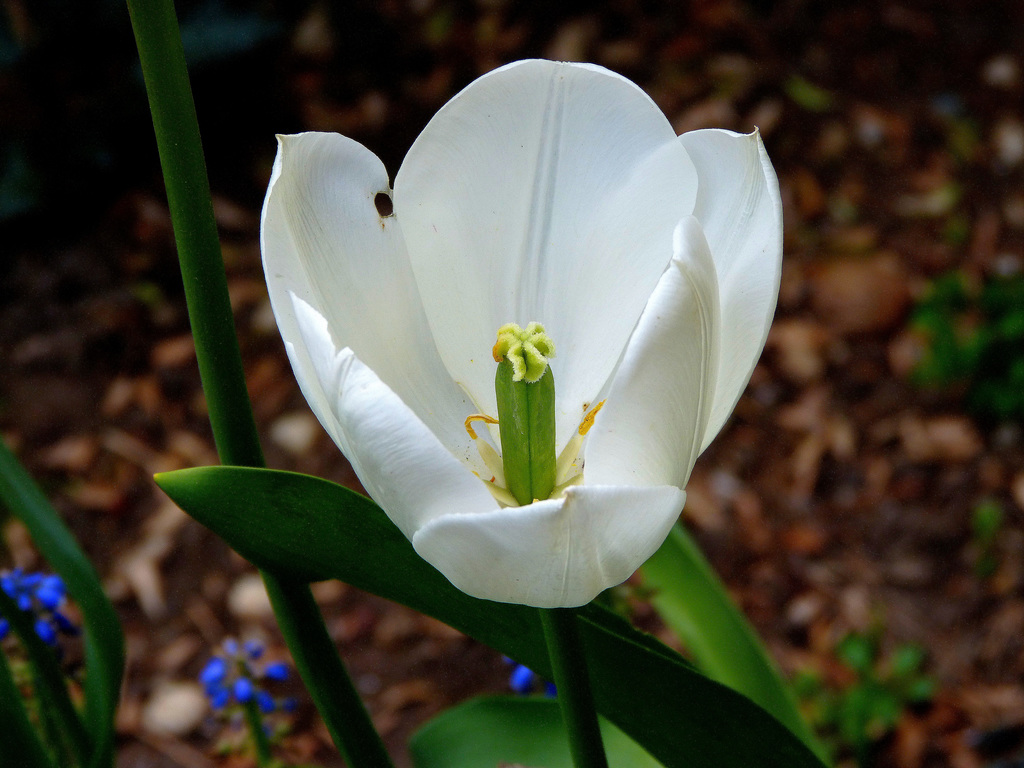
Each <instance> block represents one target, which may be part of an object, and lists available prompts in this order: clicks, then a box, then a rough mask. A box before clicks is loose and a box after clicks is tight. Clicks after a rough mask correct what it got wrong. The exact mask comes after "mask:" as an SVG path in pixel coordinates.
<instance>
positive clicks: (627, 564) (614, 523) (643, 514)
mask: <svg viewBox="0 0 1024 768" xmlns="http://www.w3.org/2000/svg"><path fill="white" fill-rule="evenodd" d="M685 500H686V494H685V493H684V492H683V491H681V490H679V489H678V488H676V487H675V486H663V487H657V488H622V487H607V486H575V487H572V488H570V489H569V490H567V491H566V495H565V497H564V498H562V499H549V500H547V501H538V502H534V503H533V504H530V505H529V506H526V507H510V508H507V509H498V510H494V511H493V512H488V513H484V514H480V515H466V514H458V515H443V516H441V517H437V518H435V519H434V520H433V521H432V522H431V523H429V524H427V525H426V526H424V527H423V528H421V529H420V531H419V532H418V533H417V534H416V536H415V537H414V538H413V542H412V543H413V546H414V547H415V548H416V551H417V552H419V554H420V555H421V556H422V557H423V558H424V559H425V560H427V561H428V562H430V563H431V564H432V565H433V566H434V567H435V568H437V569H438V570H439V571H441V573H443V574H444V575H445V576H446V577H448V579H449V581H451V582H452V584H454V585H455V586H456V587H458V588H459V589H461V590H462V591H463V592H466V593H467V594H470V595H472V596H473V597H480V598H483V599H486V600H496V601H498V602H502V603H521V604H523V605H533V606H536V607H539V608H557V607H575V606H579V605H584V604H586V603H588V602H590V601H591V600H593V599H594V598H595V597H596V596H597V595H598V593H600V592H601V591H602V590H604V589H607V588H608V587H612V586H615V585H616V584H621V583H622V582H623V581H625V580H626V579H628V578H629V576H630V575H631V574H632V573H633V571H635V570H636V569H637V568H639V567H640V566H641V565H642V564H643V563H644V561H645V560H647V558H648V557H650V556H651V555H652V554H654V552H655V550H656V549H657V548H658V547H659V546H661V543H662V542H663V541H664V540H665V537H666V536H667V535H668V532H669V529H670V528H671V527H672V524H673V523H674V522H675V521H676V519H677V518H678V517H679V512H680V511H681V510H682V508H683V502H684V501H685Z"/></svg>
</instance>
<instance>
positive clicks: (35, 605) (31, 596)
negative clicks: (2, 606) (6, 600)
mask: <svg viewBox="0 0 1024 768" xmlns="http://www.w3.org/2000/svg"><path fill="white" fill-rule="evenodd" d="M0 589H3V591H4V592H5V593H6V594H7V596H8V597H10V598H11V599H12V600H13V601H14V602H15V603H16V604H17V606H18V608H20V609H21V610H22V611H25V612H27V613H31V614H32V616H33V619H34V626H35V630H36V634H37V635H39V637H40V639H41V640H42V641H43V642H44V643H46V644H47V645H50V646H56V645H57V641H58V639H59V637H60V636H61V635H68V636H74V635H77V634H78V632H79V630H78V627H77V626H75V624H74V622H72V621H71V619H69V618H68V617H67V616H66V615H64V613H63V611H62V609H63V608H64V606H65V604H66V603H67V589H66V588H65V586H64V580H63V579H61V577H60V576H58V575H56V574H53V573H42V572H35V571H29V572H26V571H24V570H22V569H21V568H14V569H12V570H10V571H4V572H2V573H0ZM10 631H11V626H10V623H9V622H8V620H7V619H5V618H3V616H0V640H2V639H4V638H5V637H6V636H7V635H8V634H9V633H10Z"/></svg>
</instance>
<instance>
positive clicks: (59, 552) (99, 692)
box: [0, 440, 124, 768]
mask: <svg viewBox="0 0 1024 768" xmlns="http://www.w3.org/2000/svg"><path fill="white" fill-rule="evenodd" d="M0 501H2V502H3V504H4V505H5V506H6V507H7V508H8V509H9V510H10V511H11V513H12V514H13V515H14V516H15V517H17V518H18V519H20V520H21V521H22V522H23V523H24V524H25V527H26V528H28V531H29V534H31V536H32V541H33V542H35V545H36V547H38V548H39V551H40V552H42V553H43V556H44V557H45V558H46V560H47V561H48V562H49V563H50V565H51V566H52V567H53V569H54V570H55V571H56V572H57V573H59V574H60V575H61V577H63V579H64V583H65V584H66V585H67V589H68V592H69V593H70V594H71V597H72V598H74V600H75V602H76V603H78V607H79V609H81V611H82V622H83V624H84V629H85V668H86V677H85V720H86V723H87V724H88V732H89V734H90V736H91V737H92V739H93V740H94V742H93V745H92V754H91V756H90V760H89V765H90V767H91V768H101V766H110V765H113V763H114V712H115V710H116V709H117V700H118V697H119V696H120V693H121V672H122V670H123V668H124V635H123V634H122V632H121V625H120V623H119V621H118V618H117V612H116V611H115V610H114V606H113V605H112V604H111V602H110V600H109V599H108V598H107V596H106V594H105V593H104V591H103V585H102V584H100V579H99V576H98V575H97V573H96V569H94V568H93V567H92V563H90V562H89V560H88V558H86V556H85V553H83V552H82V550H81V548H80V547H79V546H78V543H77V542H76V541H75V538H74V536H72V535H71V531H69V530H68V528H67V526H66V525H64V521H63V520H61V519H60V516H59V515H58V514H57V512H56V510H54V508H53V507H52V506H51V505H50V503H49V501H47V499H46V497H45V496H44V495H43V492H42V491H40V490H39V487H38V486H37V485H36V484H35V483H34V482H33V480H32V478H31V477H29V474H28V473H27V472H26V471H25V469H24V467H22V466H21V464H20V463H19V462H18V460H17V459H16V458H15V457H14V454H12V453H11V452H10V451H9V450H8V448H7V446H6V445H4V444H3V441H2V440H0Z"/></svg>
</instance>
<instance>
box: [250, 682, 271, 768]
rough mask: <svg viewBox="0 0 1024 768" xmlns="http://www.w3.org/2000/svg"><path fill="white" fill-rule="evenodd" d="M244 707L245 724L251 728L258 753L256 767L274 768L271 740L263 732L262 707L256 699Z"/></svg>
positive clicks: (253, 744) (255, 749)
mask: <svg viewBox="0 0 1024 768" xmlns="http://www.w3.org/2000/svg"><path fill="white" fill-rule="evenodd" d="M243 706H244V708H245V724H246V725H247V726H249V735H250V736H251V737H252V747H253V751H255V752H256V765H257V766H258V768H272V767H273V765H274V755H273V753H272V752H271V749H270V739H268V738H267V734H266V732H265V731H264V730H263V718H262V717H261V716H260V705H259V704H257V703H256V699H249V701H247V702H245V704H244V705H243Z"/></svg>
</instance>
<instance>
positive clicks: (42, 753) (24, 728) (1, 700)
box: [0, 653, 54, 768]
mask: <svg viewBox="0 0 1024 768" xmlns="http://www.w3.org/2000/svg"><path fill="white" fill-rule="evenodd" d="M0 722H2V723H3V724H4V727H3V728H0V754H2V755H3V756H4V761H5V762H6V761H8V760H9V761H11V762H10V764H11V765H17V766H24V768H54V765H53V761H52V760H51V759H50V757H49V755H48V754H47V753H46V750H45V749H44V748H43V745H42V743H41V742H40V741H39V734H37V733H36V729H35V728H33V727H32V723H31V722H30V721H29V719H28V713H27V712H26V711H25V700H24V699H23V698H22V695H21V691H19V690H18V686H17V685H15V683H14V677H13V676H12V675H11V668H10V667H9V666H8V664H7V657H6V656H4V654H3V653H0Z"/></svg>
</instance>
